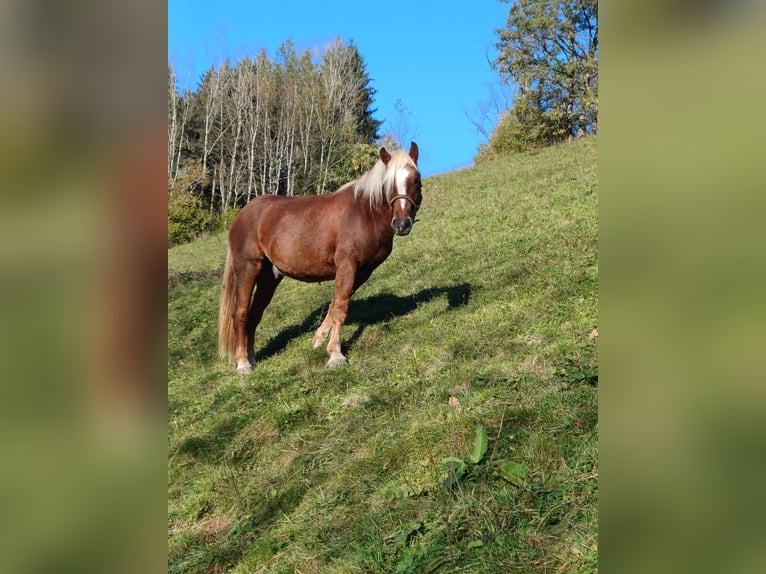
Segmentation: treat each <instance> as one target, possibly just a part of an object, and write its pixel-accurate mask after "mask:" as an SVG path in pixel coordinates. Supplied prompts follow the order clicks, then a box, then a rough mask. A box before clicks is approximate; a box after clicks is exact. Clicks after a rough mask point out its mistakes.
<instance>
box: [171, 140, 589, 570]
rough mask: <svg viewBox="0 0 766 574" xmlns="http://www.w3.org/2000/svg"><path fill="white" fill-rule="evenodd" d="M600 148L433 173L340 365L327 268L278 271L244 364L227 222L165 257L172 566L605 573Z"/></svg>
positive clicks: (363, 301)
mask: <svg viewBox="0 0 766 574" xmlns="http://www.w3.org/2000/svg"><path fill="white" fill-rule="evenodd" d="M596 144H597V141H596V139H594V138H590V139H584V140H581V141H578V142H575V143H572V144H567V145H562V146H558V147H555V148H550V149H546V150H543V151H540V152H539V153H529V154H522V155H518V156H514V157H511V158H507V159H503V160H497V161H494V162H491V163H486V164H482V165H479V166H477V167H474V168H471V169H467V170H463V171H458V172H453V173H449V174H444V175H440V176H436V177H431V178H428V179H426V180H425V181H424V184H423V196H424V201H423V207H422V209H421V211H420V213H419V214H418V216H419V218H420V222H419V223H418V224H417V225H416V226H415V228H414V230H413V232H412V233H411V234H410V235H409V236H408V237H404V238H399V237H397V238H395V241H394V251H393V253H392V254H391V256H390V257H389V259H388V260H387V261H386V262H385V263H384V264H383V265H382V266H381V267H380V268H379V269H378V270H377V271H376V272H375V273H374V274H373V276H372V277H371V279H370V280H369V281H368V282H367V284H365V285H364V286H363V287H362V288H361V289H360V290H359V291H358V292H357V293H356V295H355V296H354V298H353V299H352V302H351V305H350V308H349V316H348V320H347V322H346V325H345V327H344V330H343V337H342V340H343V348H344V352H346V351H347V353H346V354H347V356H348V359H349V365H347V366H345V367H342V368H339V369H335V370H328V369H326V368H325V367H324V363H325V361H326V358H327V356H326V353H325V351H324V348H322V349H320V350H318V351H314V350H312V349H311V339H312V336H313V331H314V330H315V329H316V328H317V327H318V326H319V323H320V322H321V319H322V317H323V315H324V313H326V311H327V305H328V303H329V301H330V299H331V297H332V283H331V282H328V283H323V284H321V285H316V284H314V285H307V284H302V283H298V282H295V281H292V280H289V279H287V280H285V281H283V282H282V284H281V285H280V287H279V289H278V291H277V293H276V296H275V297H274V301H273V302H272V304H271V305H270V306H269V307H268V309H267V310H266V313H265V315H264V318H263V322H262V323H261V325H260V326H259V329H258V331H257V332H256V354H257V357H258V361H259V362H258V364H257V365H256V367H255V368H254V369H253V373H252V374H251V375H248V376H245V377H240V376H237V375H236V374H235V373H234V368H233V365H227V364H224V363H223V362H222V361H220V360H218V359H217V358H216V354H215V353H216V321H217V304H218V297H219V289H220V272H221V267H222V264H223V260H224V257H225V253H226V243H225V237H224V236H223V235H221V236H215V237H208V238H206V239H204V240H200V241H197V242H195V243H192V244H189V245H183V246H179V247H177V248H174V249H171V250H169V252H168V258H169V278H168V283H169V298H170V300H169V326H168V327H169V334H168V337H169V343H168V344H169V361H168V399H169V420H168V448H169V462H168V489H169V495H168V496H169V500H168V522H169V558H168V560H169V564H168V567H169V571H170V572H177V573H181V572H185V573H188V572H229V571H233V572H242V573H245V572H275V573H276V572H279V573H282V572H284V573H288V572H301V573H310V572H317V573H319V572H321V573H353V572H364V573H376V572H391V573H410V572H411V573H415V572H472V573H487V574H490V573H492V574H494V573H497V572H594V571H596V570H597V506H596V501H597V481H598V471H597V405H596V396H597V377H598V375H597V370H598V367H597V355H596V341H597V339H596V338H595V337H594V335H595V333H594V328H595V327H596V326H597V302H598V281H597V278H598V267H597V219H596V212H597V177H596V164H597V147H596ZM484 438H486V439H487V442H486V450H485V448H484V443H483V439H484ZM472 454H473V455H474V456H475V457H476V459H478V462H471V460H470V455H472ZM450 458H451V459H456V458H457V459H460V461H456V460H453V461H452V462H450V461H446V462H445V460H444V459H450ZM461 462H462V464H461Z"/></svg>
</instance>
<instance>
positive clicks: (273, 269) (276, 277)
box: [271, 263, 282, 280]
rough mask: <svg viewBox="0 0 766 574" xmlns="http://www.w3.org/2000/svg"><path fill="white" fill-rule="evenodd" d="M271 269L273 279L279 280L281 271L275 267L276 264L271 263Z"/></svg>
mask: <svg viewBox="0 0 766 574" xmlns="http://www.w3.org/2000/svg"><path fill="white" fill-rule="evenodd" d="M271 270H272V271H273V272H274V279H277V280H279V278H280V277H282V272H281V271H280V270H279V269H277V266H276V265H274V264H273V263H272V264H271Z"/></svg>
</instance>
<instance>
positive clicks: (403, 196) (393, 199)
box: [388, 193, 420, 211]
mask: <svg viewBox="0 0 766 574" xmlns="http://www.w3.org/2000/svg"><path fill="white" fill-rule="evenodd" d="M397 199H404V200H407V201H409V202H410V203H411V204H412V207H414V208H415V210H416V211H417V210H418V209H420V206H419V205H418V204H417V203H415V201H414V200H413V199H411V198H410V196H409V195H405V194H403V193H400V194H397V195H395V196H393V197H392V198H391V199H390V200H389V202H388V205H389V206H391V207H393V206H394V202H395V201H396V200H397Z"/></svg>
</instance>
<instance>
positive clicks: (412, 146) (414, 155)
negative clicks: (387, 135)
mask: <svg viewBox="0 0 766 574" xmlns="http://www.w3.org/2000/svg"><path fill="white" fill-rule="evenodd" d="M410 157H411V158H412V161H414V162H415V163H418V144H416V143H415V142H410Z"/></svg>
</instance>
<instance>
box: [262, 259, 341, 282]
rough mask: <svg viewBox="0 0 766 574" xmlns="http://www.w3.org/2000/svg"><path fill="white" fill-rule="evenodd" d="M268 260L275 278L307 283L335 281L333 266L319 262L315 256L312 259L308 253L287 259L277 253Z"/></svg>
mask: <svg viewBox="0 0 766 574" xmlns="http://www.w3.org/2000/svg"><path fill="white" fill-rule="evenodd" d="M267 256H268V255H267ZM269 259H270V260H271V263H272V266H273V267H274V275H275V276H278V275H284V276H286V277H290V278H291V279H297V280H298V281H304V282H307V283H315V282H318V281H328V280H330V279H335V266H334V265H332V264H330V263H328V262H324V261H319V260H317V258H316V256H314V257H312V256H311V255H310V254H308V253H304V254H302V255H294V256H292V257H287V258H286V257H280V256H279V254H278V253H275V254H274V256H273V257H269Z"/></svg>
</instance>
